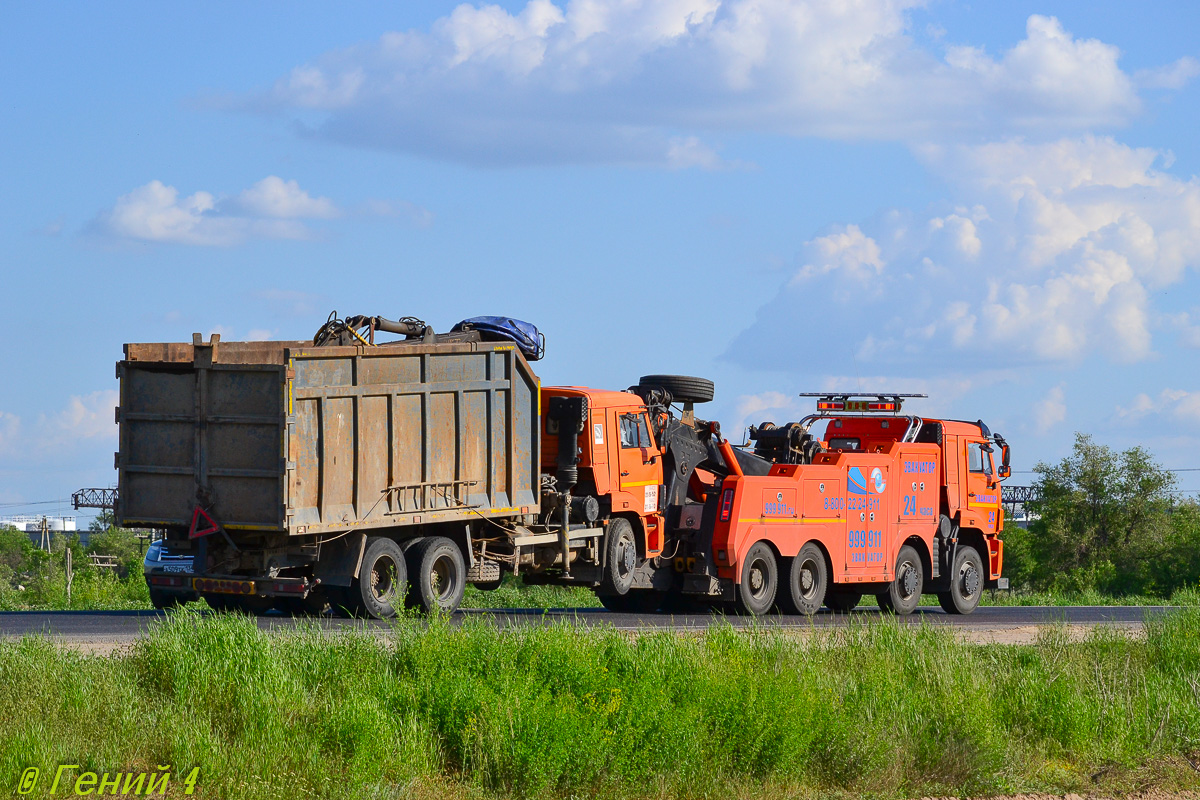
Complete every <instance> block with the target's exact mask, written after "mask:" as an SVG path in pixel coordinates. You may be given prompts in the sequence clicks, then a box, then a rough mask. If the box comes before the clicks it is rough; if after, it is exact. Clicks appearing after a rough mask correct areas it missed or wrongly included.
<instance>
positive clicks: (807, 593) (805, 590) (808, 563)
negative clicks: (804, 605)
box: [800, 558, 820, 600]
mask: <svg viewBox="0 0 1200 800" xmlns="http://www.w3.org/2000/svg"><path fill="white" fill-rule="evenodd" d="M819 575H820V573H819V572H818V571H817V562H816V561H814V560H813V559H811V558H807V559H805V560H804V563H802V564H801V565H800V596H801V597H803V598H804V599H805V600H813V599H815V598H816V595H817V584H818V583H819V581H818V577H819Z"/></svg>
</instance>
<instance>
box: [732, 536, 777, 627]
mask: <svg viewBox="0 0 1200 800" xmlns="http://www.w3.org/2000/svg"><path fill="white" fill-rule="evenodd" d="M741 577H742V580H741V582H740V583H738V585H737V587H736V593H735V602H736V604H737V610H738V612H740V613H742V614H752V615H754V616H756V617H761V616H762V615H763V614H766V613H767V612H768V611H770V610H771V606H772V605H774V604H775V596H776V594H778V592H779V569H778V567H777V566H776V564H775V552H774V551H773V550H771V548H770V546H769V545H767V543H766V542H756V543H755V544H754V545H753V546H752V547H751V548H750V550H749V551H748V552H747V553H746V558H745V560H744V561H743V562H742V576H741Z"/></svg>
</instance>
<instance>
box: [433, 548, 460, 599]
mask: <svg viewBox="0 0 1200 800" xmlns="http://www.w3.org/2000/svg"><path fill="white" fill-rule="evenodd" d="M456 567H457V565H456V564H455V563H454V560H453V559H452V558H450V556H438V557H437V558H436V559H434V562H433V564H432V565H431V566H430V568H429V585H430V587H432V589H433V593H434V595H435V596H436V597H437V599H438V600H439V601H444V600H448V599H450V598H452V597H454V593H455V591H457V589H458V570H457V569H456Z"/></svg>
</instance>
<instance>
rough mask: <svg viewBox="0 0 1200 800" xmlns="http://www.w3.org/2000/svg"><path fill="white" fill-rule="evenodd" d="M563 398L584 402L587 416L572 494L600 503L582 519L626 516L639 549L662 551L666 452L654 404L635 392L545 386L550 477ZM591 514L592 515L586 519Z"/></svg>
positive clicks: (545, 457)
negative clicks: (657, 437) (557, 413)
mask: <svg viewBox="0 0 1200 800" xmlns="http://www.w3.org/2000/svg"><path fill="white" fill-rule="evenodd" d="M561 398H575V399H578V400H581V401H583V404H584V407H585V409H586V411H585V412H584V413H586V415H587V419H586V424H584V425H583V431H582V432H580V433H579V434H578V435H577V436H576V458H577V459H578V462H577V465H576V469H577V471H578V480H577V482H576V483H575V484H574V486H573V487H572V495H573V497H574V498H576V499H577V500H582V501H583V502H584V503H588V502H589V501H590V500H592V499H594V500H595V506H596V507H595V510H594V512H593V511H592V510H591V509H590V508H589V509H584V510H583V511H582V513H581V514H580V515H579V516H581V521H587V522H595V521H596V520H598V519H609V518H612V517H623V518H625V519H627V520H628V521H629V522H630V523H631V525H632V526H633V528H634V533H635V536H636V537H637V546H638V552H639V554H640V555H641V556H642V557H652V556H656V555H658V554H659V553H660V552H661V551H662V527H663V514H662V512H661V510H660V508H659V491H660V489H661V487H662V485H663V451H662V448H661V447H660V446H659V444H658V442H657V441H656V440H655V436H654V425H653V424H652V420H651V418H650V413H651V412H650V409H649V408H647V406H646V403H645V402H644V401H643V400H642V398H641V397H639V396H638V395H636V394H633V393H631V392H614V391H603V390H599V389H589V388H587V387H583V386H552V387H544V388H543V389H542V397H541V412H542V413H541V418H542V425H543V426H544V429H543V431H542V453H541V455H542V462H541V463H542V474H543V475H546V476H555V475H556V474H557V472H558V470H559V447H560V445H559V430H560V428H559V423H558V420H557V419H556V416H555V415H554V414H553V413H551V404H552V403H555V401H556V399H561ZM555 404H556V403H555ZM556 405H557V404H556ZM589 516H591V519H587V517H589Z"/></svg>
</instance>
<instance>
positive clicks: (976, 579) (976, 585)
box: [937, 543, 983, 614]
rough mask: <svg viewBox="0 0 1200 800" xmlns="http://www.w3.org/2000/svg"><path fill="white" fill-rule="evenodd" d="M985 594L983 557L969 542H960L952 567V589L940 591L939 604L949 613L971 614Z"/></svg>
mask: <svg viewBox="0 0 1200 800" xmlns="http://www.w3.org/2000/svg"><path fill="white" fill-rule="evenodd" d="M982 596H983V559H982V558H980V557H979V551H978V550H976V549H975V548H974V547H971V546H970V545H968V544H961V543H960V544H959V547H958V553H957V554H956V555H955V556H954V566H953V567H952V568H951V569H950V590H949V591H947V592H938V596H937V598H938V605H940V606H941V607H942V610H943V611H945V612H946V613H947V614H970V613H971V612H972V611H974V610H975V609H976V607H978V605H979V598H980V597H982Z"/></svg>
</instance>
